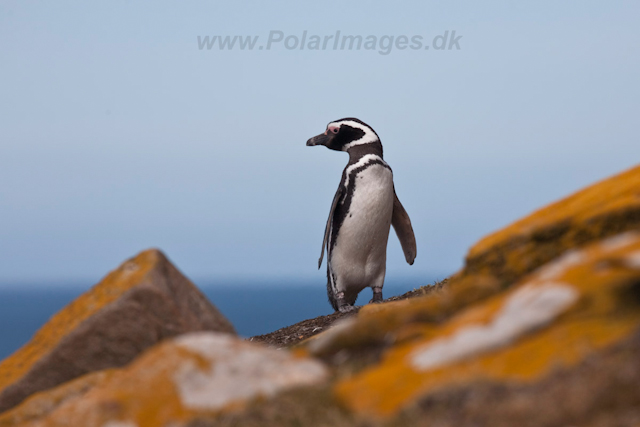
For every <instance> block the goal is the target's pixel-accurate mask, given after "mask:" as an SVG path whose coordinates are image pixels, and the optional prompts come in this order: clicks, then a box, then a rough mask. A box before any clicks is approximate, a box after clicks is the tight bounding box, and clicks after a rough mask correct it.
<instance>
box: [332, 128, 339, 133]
mask: <svg viewBox="0 0 640 427" xmlns="http://www.w3.org/2000/svg"><path fill="white" fill-rule="evenodd" d="M339 129H340V128H329V130H330V131H331V132H333V133H338V130H339Z"/></svg>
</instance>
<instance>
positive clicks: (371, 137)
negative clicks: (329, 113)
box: [307, 117, 380, 151]
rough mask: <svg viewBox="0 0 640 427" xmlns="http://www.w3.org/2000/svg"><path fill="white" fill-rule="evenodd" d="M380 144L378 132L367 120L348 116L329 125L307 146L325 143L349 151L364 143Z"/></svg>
mask: <svg viewBox="0 0 640 427" xmlns="http://www.w3.org/2000/svg"><path fill="white" fill-rule="evenodd" d="M372 143H377V144H380V138H378V134H377V133H376V132H375V131H374V130H373V129H372V128H371V126H369V125H368V124H366V123H365V122H363V121H361V120H358V119H354V118H352V117H347V118H345V119H340V120H336V121H333V122H331V123H329V124H328V125H327V129H326V130H325V131H324V133H321V134H320V135H318V136H314V137H313V138H311V139H309V140H308V141H307V146H309V147H312V146H314V145H324V146H325V147H327V148H329V149H330V150H336V151H347V150H349V149H350V148H351V147H355V146H357V145H364V144H372Z"/></svg>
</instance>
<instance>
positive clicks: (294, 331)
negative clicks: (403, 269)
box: [248, 279, 447, 348]
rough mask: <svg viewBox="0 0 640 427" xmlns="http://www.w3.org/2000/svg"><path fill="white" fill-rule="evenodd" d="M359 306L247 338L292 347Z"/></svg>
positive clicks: (419, 292) (420, 292)
mask: <svg viewBox="0 0 640 427" xmlns="http://www.w3.org/2000/svg"><path fill="white" fill-rule="evenodd" d="M446 283H447V279H445V280H442V281H440V282H435V283H433V284H431V285H427V286H422V287H420V288H418V289H414V290H412V291H409V292H406V293H404V294H402V295H398V296H395V297H391V298H387V299H385V300H384V301H383V302H382V303H383V304H384V303H387V302H392V301H400V300H404V299H408V298H415V297H420V296H424V295H427V294H428V293H430V292H433V291H438V290H440V289H442V287H443V286H444V285H445V284H446ZM360 308H362V307H361V306H358V307H356V309H355V310H354V311H351V312H349V313H340V312H338V311H336V312H335V313H333V314H329V315H326V316H319V317H315V318H313V319H308V320H303V321H302V322H298V323H296V324H295V325H291V326H287V327H284V328H281V329H278V330H277V331H273V332H270V333H268V334H264V335H256V336H255V337H251V338H249V339H248V340H249V341H252V342H257V343H262V344H267V345H270V346H273V347H276V348H282V347H293V346H294V345H296V344H298V343H299V342H301V341H304V340H305V339H307V338H311V337H312V336H314V335H317V334H319V333H321V332H323V331H325V330H327V329H328V328H329V327H330V326H331V325H332V324H333V323H335V322H336V321H338V320H340V319H346V318H348V317H351V316H355V315H356V314H357V313H358V311H360Z"/></svg>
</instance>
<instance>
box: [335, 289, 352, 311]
mask: <svg viewBox="0 0 640 427" xmlns="http://www.w3.org/2000/svg"><path fill="white" fill-rule="evenodd" d="M336 301H337V306H338V311H339V312H340V313H349V312H350V311H353V310H355V307H354V306H352V305H350V304H348V303H347V302H346V301H345V300H344V292H339V293H338V295H337V298H336Z"/></svg>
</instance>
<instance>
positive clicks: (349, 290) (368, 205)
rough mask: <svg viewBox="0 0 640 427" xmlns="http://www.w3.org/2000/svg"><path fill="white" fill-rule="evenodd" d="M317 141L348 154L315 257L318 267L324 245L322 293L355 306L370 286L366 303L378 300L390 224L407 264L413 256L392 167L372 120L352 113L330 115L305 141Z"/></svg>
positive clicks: (343, 306) (344, 307)
mask: <svg viewBox="0 0 640 427" xmlns="http://www.w3.org/2000/svg"><path fill="white" fill-rule="evenodd" d="M317 145H324V146H325V147H327V148H328V149H330V150H335V151H345V152H347V153H348V154H349V163H348V164H347V166H346V167H345V168H344V170H343V171H342V178H341V180H340V185H339V186H338V190H337V191H336V194H335V196H334V197H333V203H332V204H331V210H330V211H329V218H328V219H327V223H326V226H325V232H324V240H323V242H322V251H321V252H320V259H319V260H318V269H320V267H321V266H322V259H323V257H324V251H325V248H326V250H327V296H328V298H329V302H330V303H331V306H332V307H333V309H334V310H336V311H340V312H343V313H344V312H348V311H351V310H353V309H354V306H353V305H354V304H355V302H356V298H357V297H358V294H359V293H360V291H362V290H363V289H364V288H366V287H370V288H372V290H373V298H372V299H371V301H369V303H378V302H381V301H382V287H383V285H384V278H385V273H386V263H387V241H388V239H389V230H390V228H391V225H393V228H394V229H395V231H396V234H397V236H398V239H399V240H400V244H401V246H402V251H403V252H404V256H405V259H406V261H407V263H408V264H409V265H413V262H414V260H415V258H416V254H417V248H416V238H415V235H414V233H413V228H412V227H411V220H410V219H409V215H408V214H407V212H406V211H405V209H404V207H403V206H402V203H400V200H399V199H398V196H397V195H396V191H395V188H394V185H393V172H392V171H391V168H390V167H389V165H388V164H387V162H385V161H384V159H383V156H382V143H381V142H380V138H379V137H378V134H377V133H376V132H375V131H374V130H373V129H372V128H371V126H369V125H367V124H366V123H364V122H363V121H361V120H358V119H356V118H352V117H347V118H344V119H340V120H336V121H333V122H331V123H329V124H328V125H327V128H326V130H325V131H324V133H321V134H320V135H317V136H314V137H313V138H310V139H309V140H308V141H307V146H309V147H313V146H317Z"/></svg>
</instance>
